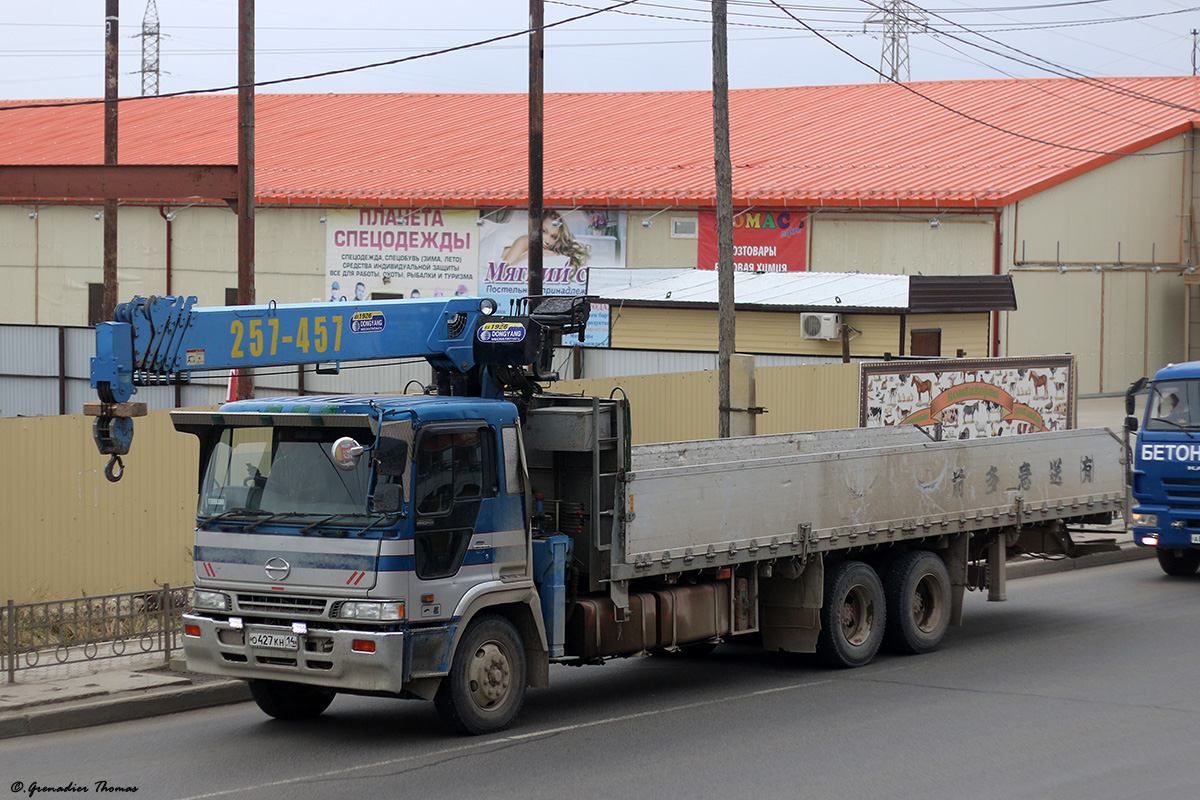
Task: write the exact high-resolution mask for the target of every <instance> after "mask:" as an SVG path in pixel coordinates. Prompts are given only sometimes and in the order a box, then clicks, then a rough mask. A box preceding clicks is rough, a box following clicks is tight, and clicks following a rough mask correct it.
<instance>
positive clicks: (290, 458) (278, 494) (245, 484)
mask: <svg viewBox="0 0 1200 800" xmlns="http://www.w3.org/2000/svg"><path fill="white" fill-rule="evenodd" d="M346 435H352V436H354V437H355V438H356V439H357V440H358V441H359V442H360V443H362V444H367V443H369V442H370V441H371V439H372V438H373V437H372V435H371V433H370V431H369V430H365V429H364V430H362V431H359V430H357V429H356V430H353V431H347V430H346V429H344V428H343V429H335V428H303V427H295V428H292V427H277V428H275V427H247V428H226V429H225V430H223V431H222V432H221V434H220V437H219V438H218V439H217V441H216V443H215V445H214V446H213V447H212V451H211V453H210V454H209V457H208V464H207V467H206V469H205V473H204V484H203V486H202V490H201V494H200V507H199V515H200V517H201V518H203V519H209V518H212V517H216V516H218V515H219V516H221V517H222V518H223V519H229V518H236V519H241V518H245V519H246V520H252V521H254V522H257V523H259V524H263V523H265V522H268V521H269V520H268V519H267V517H271V516H276V515H278V518H280V519H286V520H287V521H289V522H294V523H298V524H302V525H307V524H311V523H313V522H317V521H319V520H320V519H322V518H330V519H331V524H336V525H342V526H361V525H362V524H365V522H367V521H369V520H370V518H371V517H373V516H375V515H373V514H371V513H369V512H368V510H367V494H368V488H369V487H368V484H369V481H370V464H369V461H368V459H367V458H363V459H362V460H360V461H359V463H358V464H357V465H356V466H355V467H354V468H353V469H351V470H343V469H339V468H338V467H337V465H336V464H335V463H334V461H333V457H332V454H331V447H332V445H333V443H334V441H336V440H337V439H338V438H339V437H341V436H346ZM256 527H257V526H256Z"/></svg>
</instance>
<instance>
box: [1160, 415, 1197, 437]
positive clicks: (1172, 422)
mask: <svg viewBox="0 0 1200 800" xmlns="http://www.w3.org/2000/svg"><path fill="white" fill-rule="evenodd" d="M1150 421H1151V422H1165V423H1166V424H1167V425H1170V426H1171V427H1174V428H1179V430H1181V431H1183V432H1184V433H1186V434H1187V435H1188V438H1189V439H1195V438H1196V435H1195V434H1194V433H1192V430H1193V429H1192V426H1191V425H1189V424H1187V423H1186V422H1180V421H1179V420H1175V419H1167V418H1166V417H1151V418H1150Z"/></svg>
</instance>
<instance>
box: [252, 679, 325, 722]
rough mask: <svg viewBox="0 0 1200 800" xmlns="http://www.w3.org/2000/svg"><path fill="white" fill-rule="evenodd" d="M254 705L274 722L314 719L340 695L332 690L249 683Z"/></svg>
mask: <svg viewBox="0 0 1200 800" xmlns="http://www.w3.org/2000/svg"><path fill="white" fill-rule="evenodd" d="M250 694H251V696H253V697H254V702H256V703H258V707H259V708H261V709H262V710H263V712H264V713H265V714H267V715H268V716H272V717H274V718H275V719H312V718H313V717H318V716H320V715H321V712H322V711H324V710H325V709H327V708H329V704H330V703H332V702H333V698H334V696H335V695H336V694H337V692H335V691H334V690H333V689H326V688H324V687H321V686H308V685H306V684H303V683H286V682H284V681H250Z"/></svg>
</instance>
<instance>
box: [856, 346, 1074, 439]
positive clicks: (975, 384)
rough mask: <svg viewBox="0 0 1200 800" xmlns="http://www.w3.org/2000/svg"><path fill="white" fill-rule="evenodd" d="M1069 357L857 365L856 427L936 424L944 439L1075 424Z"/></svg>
mask: <svg viewBox="0 0 1200 800" xmlns="http://www.w3.org/2000/svg"><path fill="white" fill-rule="evenodd" d="M1074 366H1075V361H1074V358H1073V357H1072V356H1035V357H1030V358H1005V359H977V360H963V359H950V360H944V361H883V362H872V363H866V364H863V365H862V398H861V404H860V409H859V424H860V425H861V426H862V427H864V428H878V427H884V426H890V425H918V426H922V427H925V426H929V425H934V424H936V423H941V425H942V438H943V439H978V438H981V437H987V436H1014V435H1017V434H1022V433H1038V432H1040V431H1061V430H1068V429H1070V428H1073V427H1074V426H1075V414H1074V396H1075V395H1074V383H1073V381H1074Z"/></svg>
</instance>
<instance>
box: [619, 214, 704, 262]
mask: <svg viewBox="0 0 1200 800" xmlns="http://www.w3.org/2000/svg"><path fill="white" fill-rule="evenodd" d="M652 216H653V217H654V219H650V217H652ZM696 216H697V213H696V212H695V211H685V210H683V209H669V210H667V211H664V212H663V213H661V214H659V213H658V212H657V211H655V210H654V209H650V210H645V211H635V210H630V212H629V215H628V233H627V239H628V241H627V242H626V244H627V246H628V250H627V251H626V255H625V263H626V265H627V266H630V267H678V268H680V269H691V268H693V267H695V266H696V257H697V255H696V254H697V246H698V244H699V239H673V238H671V217H683V218H687V219H695V218H696ZM643 220H650V227H649V228H645V227H642V221H643Z"/></svg>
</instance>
